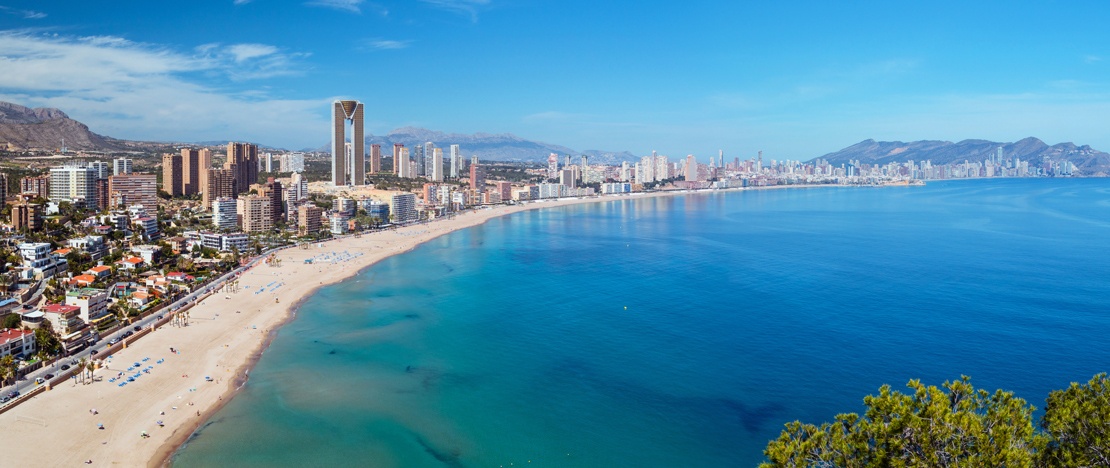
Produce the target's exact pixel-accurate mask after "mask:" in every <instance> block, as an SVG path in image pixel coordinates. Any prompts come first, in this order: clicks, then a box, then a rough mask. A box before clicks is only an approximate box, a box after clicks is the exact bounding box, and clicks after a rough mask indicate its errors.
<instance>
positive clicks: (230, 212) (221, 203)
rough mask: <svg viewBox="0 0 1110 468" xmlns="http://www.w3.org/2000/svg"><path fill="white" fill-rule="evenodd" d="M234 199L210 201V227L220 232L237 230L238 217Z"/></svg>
mask: <svg viewBox="0 0 1110 468" xmlns="http://www.w3.org/2000/svg"><path fill="white" fill-rule="evenodd" d="M236 209H237V206H236V204H235V199H234V198H229V197H220V198H217V199H215V200H212V226H214V227H215V228H216V229H219V230H222V231H234V230H236V229H238V228H239V215H238V213H237V211H236Z"/></svg>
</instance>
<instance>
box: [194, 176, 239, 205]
mask: <svg viewBox="0 0 1110 468" xmlns="http://www.w3.org/2000/svg"><path fill="white" fill-rule="evenodd" d="M207 172H208V176H207V179H208V185H207V186H206V187H205V190H204V193H203V194H202V195H201V203H202V204H203V205H204V206H205V207H209V206H212V201H213V200H215V199H217V198H220V197H227V198H235V196H236V195H237V194H238V193H239V191H238V188H239V187H238V186H237V184H236V181H235V172H234V171H232V170H231V169H209V170H208V171H207Z"/></svg>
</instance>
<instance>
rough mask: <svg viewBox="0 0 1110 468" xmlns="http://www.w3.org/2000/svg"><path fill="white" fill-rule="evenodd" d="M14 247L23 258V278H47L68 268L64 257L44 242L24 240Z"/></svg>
mask: <svg viewBox="0 0 1110 468" xmlns="http://www.w3.org/2000/svg"><path fill="white" fill-rule="evenodd" d="M16 248H17V249H18V250H19V256H20V257H22V258H23V268H25V270H24V275H23V277H24V278H27V279H47V278H50V277H52V276H54V275H56V274H58V273H63V272H65V271H66V270H67V269H68V266H69V264H68V263H67V262H66V259H65V257H62V256H60V255H55V254H54V252H53V251H52V249H51V248H50V244H48V243H46V242H24V243H22V244H19V245H17V246H16Z"/></svg>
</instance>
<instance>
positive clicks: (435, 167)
mask: <svg viewBox="0 0 1110 468" xmlns="http://www.w3.org/2000/svg"><path fill="white" fill-rule="evenodd" d="M431 161H432V163H431V164H432V170H431V177H432V181H433V182H443V148H432V158H431Z"/></svg>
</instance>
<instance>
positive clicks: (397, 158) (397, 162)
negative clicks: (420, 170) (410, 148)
mask: <svg viewBox="0 0 1110 468" xmlns="http://www.w3.org/2000/svg"><path fill="white" fill-rule="evenodd" d="M404 147H405V145H403V144H400V143H394V144H393V175H395V176H397V177H401V168H402V167H403V166H407V165H408V164H402V163H401V150H402V149H404Z"/></svg>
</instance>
